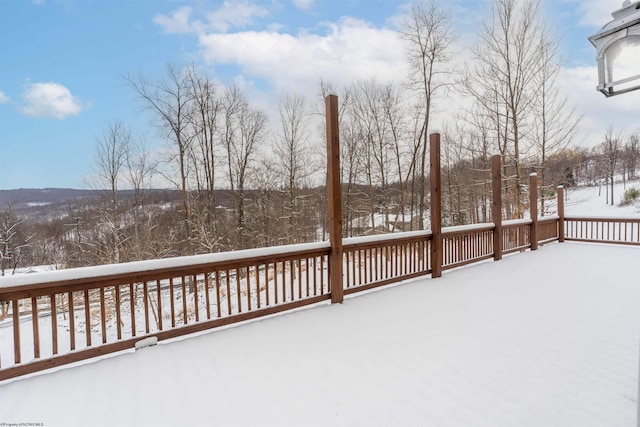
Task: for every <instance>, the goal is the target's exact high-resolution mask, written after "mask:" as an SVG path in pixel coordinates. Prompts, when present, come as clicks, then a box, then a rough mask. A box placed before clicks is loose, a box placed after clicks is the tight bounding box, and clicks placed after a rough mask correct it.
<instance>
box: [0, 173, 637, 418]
mask: <svg viewBox="0 0 640 427" xmlns="http://www.w3.org/2000/svg"><path fill="white" fill-rule="evenodd" d="M631 185H633V184H631ZM636 185H637V184H636ZM620 187H621V186H620ZM616 192H617V194H618V195H620V196H621V195H622V190H621V188H620V189H618V190H616ZM616 198H618V197H617V196H616ZM566 212H567V215H590V216H591V215H597V216H638V215H639V213H638V206H637V205H636V206H633V205H632V206H630V207H624V208H621V207H617V206H614V207H611V206H607V205H606V204H605V202H604V191H603V192H602V194H601V195H600V196H599V195H598V188H597V187H594V188H586V189H580V190H575V191H569V192H568V199H567V202H566ZM639 255H640V249H638V248H633V247H624V246H614V245H587V244H579V243H563V244H558V243H553V244H549V245H546V246H543V247H542V248H540V249H539V250H538V251H535V252H527V253H525V254H515V255H513V256H508V257H505V259H503V260H502V261H500V262H491V261H488V262H484V263H480V264H475V265H470V266H468V267H466V268H462V269H455V270H452V271H447V272H445V273H444V275H443V277H442V278H440V279H436V280H433V279H430V278H425V279H420V280H414V281H410V282H406V283H403V284H400V285H398V286H395V287H392V288H386V289H380V290H377V291H375V292H370V293H368V294H366V295H355V296H353V297H351V298H348V299H346V300H345V302H344V303H343V304H341V305H327V304H321V305H318V306H315V307H313V308H310V309H303V310H299V311H296V312H293V313H288V314H283V315H279V316H275V317H270V318H265V319H262V320H260V321H255V322H250V323H245V324H242V325H239V326H235V327H230V328H226V329H222V330H217V331H212V332H208V333H204V334H200V335H199V336H196V337H189V338H182V339H180V340H175V341H173V342H162V343H161V344H159V345H157V346H154V347H151V348H145V349H142V350H138V351H129V352H124V353H120V354H118V355H115V356H112V357H107V358H104V359H102V360H99V361H95V360H94V361H87V362H83V363H80V364H77V365H76V366H67V367H64V368H61V369H58V370H56V371H53V372H46V373H38V374H34V375H31V376H29V377H24V378H19V379H14V380H9V381H5V382H4V383H0V425H1V424H2V423H6V424H7V425H8V424H11V423H44V425H45V426H47V427H50V426H75V425H77V426H93V425H95V426H102V425H104V426H113V425H116V426H129V425H131V426H133V425H135V426H139V425H149V426H161V425H167V426H178V425H179V426H188V425H207V426H209V425H295V426H298V425H367V426H368V425H384V426H389V425H421V426H468V427H476V426H477V427H485V426H486V427H500V426H505V427H507V426H508V427H518V426H580V427H582V426H585V427H586V426H597V427H612V426H615V427H618V426H620V427H623V426H634V425H635V422H636V421H635V420H636V413H637V398H638V359H639V346H638V344H639V341H640V328H639V326H640V310H639V308H640V306H639V303H640V286H639V284H640V283H639V282H640V281H639V280H638V271H637V260H638V256H639Z"/></svg>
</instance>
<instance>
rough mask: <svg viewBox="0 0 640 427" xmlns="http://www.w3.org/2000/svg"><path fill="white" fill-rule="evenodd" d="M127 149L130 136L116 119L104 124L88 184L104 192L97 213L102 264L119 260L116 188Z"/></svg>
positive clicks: (121, 238) (120, 225)
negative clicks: (101, 234)
mask: <svg viewBox="0 0 640 427" xmlns="http://www.w3.org/2000/svg"><path fill="white" fill-rule="evenodd" d="M130 148H131V133H130V131H129V130H128V129H127V128H126V127H125V125H124V124H123V123H122V122H121V121H120V120H114V121H112V122H110V123H108V124H107V125H106V127H105V130H104V131H103V134H102V136H101V137H99V138H98V140H97V142H96V151H95V154H94V176H93V182H92V183H91V184H92V185H93V186H94V187H96V188H97V189H107V190H108V194H109V197H108V200H107V205H106V207H105V208H104V209H101V210H100V220H101V223H102V226H103V228H104V231H105V234H106V235H105V244H104V245H100V246H99V247H100V248H101V252H102V253H103V255H102V256H101V258H102V259H101V261H102V262H103V263H119V262H121V261H123V259H122V255H123V254H122V249H123V241H124V240H125V236H124V234H123V232H122V229H123V225H124V224H123V223H122V221H121V220H120V217H119V213H118V212H119V210H120V209H121V206H119V200H118V194H119V193H118V188H119V185H120V183H121V182H122V181H123V180H124V177H123V172H124V169H125V167H126V162H127V156H128V153H129V150H130Z"/></svg>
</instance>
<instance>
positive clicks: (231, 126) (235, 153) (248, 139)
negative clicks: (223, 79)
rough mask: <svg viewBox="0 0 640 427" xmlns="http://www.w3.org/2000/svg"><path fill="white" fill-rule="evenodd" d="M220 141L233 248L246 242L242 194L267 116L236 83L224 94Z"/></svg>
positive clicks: (239, 246) (244, 195) (261, 139)
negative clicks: (232, 209) (231, 207)
mask: <svg viewBox="0 0 640 427" xmlns="http://www.w3.org/2000/svg"><path fill="white" fill-rule="evenodd" d="M222 109H223V115H224V124H223V131H222V144H223V146H224V149H225V154H226V164H227V176H228V179H229V185H230V186H231V191H232V193H233V194H234V197H235V201H236V204H235V228H236V236H237V239H236V242H235V245H234V247H235V248H244V247H245V245H246V229H245V220H246V218H245V197H246V187H245V185H246V183H247V177H248V174H249V171H250V168H251V166H252V164H253V161H254V160H255V156H256V154H257V151H258V147H259V144H260V143H261V142H262V141H263V140H264V137H265V131H266V125H267V116H266V114H265V113H264V112H262V111H260V110H257V109H255V108H253V107H251V106H250V105H249V103H248V102H247V100H246V99H245V98H244V96H243V95H242V93H241V92H240V90H239V89H238V88H237V87H232V88H230V89H227V91H226V92H225V95H224V98H223V107H222Z"/></svg>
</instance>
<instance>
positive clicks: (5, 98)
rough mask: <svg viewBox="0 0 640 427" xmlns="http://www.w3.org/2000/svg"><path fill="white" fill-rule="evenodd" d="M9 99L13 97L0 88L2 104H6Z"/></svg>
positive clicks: (0, 102)
mask: <svg viewBox="0 0 640 427" xmlns="http://www.w3.org/2000/svg"><path fill="white" fill-rule="evenodd" d="M9 101H11V99H10V98H9V97H8V96H7V95H5V94H4V92H3V91H1V90H0V104H5V103H7V102H9Z"/></svg>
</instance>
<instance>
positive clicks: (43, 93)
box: [21, 83, 89, 120]
mask: <svg viewBox="0 0 640 427" xmlns="http://www.w3.org/2000/svg"><path fill="white" fill-rule="evenodd" d="M23 98H24V101H25V104H24V106H23V107H22V109H21V110H22V113H23V114H25V115H27V116H31V117H49V118H55V119H60V120H62V119H64V118H66V117H69V116H75V115H77V114H79V113H80V112H81V111H83V110H85V109H88V108H89V106H88V105H83V104H82V102H81V100H80V99H79V98H78V97H75V96H73V95H72V94H71V92H70V91H69V89H67V88H66V87H65V86H63V85H61V84H59V83H31V84H29V85H28V87H27V89H26V90H25V91H24V93H23Z"/></svg>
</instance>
